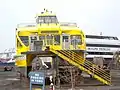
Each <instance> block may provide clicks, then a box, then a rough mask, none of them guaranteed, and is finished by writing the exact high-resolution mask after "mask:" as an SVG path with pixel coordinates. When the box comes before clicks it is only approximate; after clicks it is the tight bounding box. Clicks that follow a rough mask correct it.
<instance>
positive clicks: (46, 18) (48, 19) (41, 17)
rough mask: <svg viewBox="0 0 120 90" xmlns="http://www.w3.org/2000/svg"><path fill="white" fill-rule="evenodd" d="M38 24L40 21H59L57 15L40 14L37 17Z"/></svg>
mask: <svg viewBox="0 0 120 90" xmlns="http://www.w3.org/2000/svg"><path fill="white" fill-rule="evenodd" d="M36 22H37V24H40V23H58V20H57V17H56V16H39V17H38V18H37V19H36Z"/></svg>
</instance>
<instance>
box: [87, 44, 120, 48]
mask: <svg viewBox="0 0 120 90" xmlns="http://www.w3.org/2000/svg"><path fill="white" fill-rule="evenodd" d="M86 46H90V47H114V48H119V47H120V45H107V44H86Z"/></svg>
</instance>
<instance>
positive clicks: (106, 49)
mask: <svg viewBox="0 0 120 90" xmlns="http://www.w3.org/2000/svg"><path fill="white" fill-rule="evenodd" d="M87 50H95V51H98V50H99V51H110V48H102V47H101V48H100V47H99V48H97V47H95V48H91V47H88V48H87Z"/></svg>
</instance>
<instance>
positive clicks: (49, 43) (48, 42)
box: [46, 35, 53, 45]
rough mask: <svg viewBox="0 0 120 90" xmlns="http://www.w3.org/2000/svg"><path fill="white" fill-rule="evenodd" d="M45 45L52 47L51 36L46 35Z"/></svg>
mask: <svg viewBox="0 0 120 90" xmlns="http://www.w3.org/2000/svg"><path fill="white" fill-rule="evenodd" d="M46 39H47V45H52V44H53V36H52V35H47V36H46Z"/></svg>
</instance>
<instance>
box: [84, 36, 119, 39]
mask: <svg viewBox="0 0 120 90" xmlns="http://www.w3.org/2000/svg"><path fill="white" fill-rule="evenodd" d="M86 38H91V39H107V40H118V38H117V37H111V36H96V35H86Z"/></svg>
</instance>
